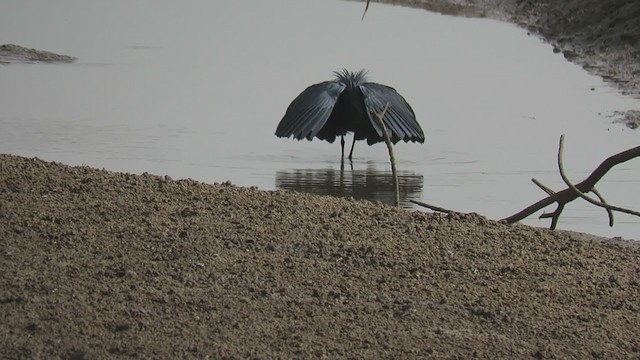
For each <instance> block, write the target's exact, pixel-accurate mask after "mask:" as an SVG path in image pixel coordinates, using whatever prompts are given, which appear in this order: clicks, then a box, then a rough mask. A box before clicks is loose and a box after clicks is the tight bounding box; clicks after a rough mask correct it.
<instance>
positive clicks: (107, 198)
mask: <svg viewBox="0 0 640 360" xmlns="http://www.w3.org/2000/svg"><path fill="white" fill-rule="evenodd" d="M0 241H1V242H2V244H1V247H0V248H1V250H0V268H1V269H2V277H0V357H1V358H25V357H28V358H56V357H61V358H74V359H84V358H87V359H89V358H103V357H107V356H119V357H143V358H147V357H165V358H175V357H198V358H201V357H205V356H207V355H211V356H212V357H213V358H221V357H227V358H248V357H258V358H274V357H285V358H289V357H305V358H306V357H329V358H336V357H355V358H422V357H455V356H460V357H463V358H469V357H472V356H478V357H481V358H496V357H507V358H527V357H535V358H549V357H556V358H557V357H575V358H594V357H597V358H634V357H638V356H640V327H638V326H637V324H639V323H640V262H639V259H640V247H638V246H625V245H620V244H613V243H609V242H603V241H600V240H586V239H583V238H578V237H575V236H572V235H569V234H567V233H562V232H555V233H554V232H551V231H547V230H542V229H537V228H531V227H527V226H520V225H516V226H509V225H504V224H500V223H496V222H493V221H489V220H486V219H485V218H482V217H480V216H475V215H469V216H462V217H461V216H444V215H428V214H424V213H419V212H409V211H404V210H397V209H394V208H391V207H387V206H378V205H374V204H372V203H369V202H362V201H353V200H348V199H337V198H331V197H318V196H312V195H304V194H295V193H289V192H282V191H277V192H266V191H259V190H257V189H252V188H237V187H234V186H231V185H229V184H218V185H207V184H203V183H198V182H195V181H190V180H181V181H173V180H171V179H168V178H164V177H159V176H152V175H142V176H138V175H130V174H121V173H112V172H107V171H99V170H95V169H91V168H87V167H68V166H65V165H61V164H56V163H46V162H43V161H40V160H33V159H26V158H22V157H17V156H10V155H0Z"/></svg>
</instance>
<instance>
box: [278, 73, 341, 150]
mask: <svg viewBox="0 0 640 360" xmlns="http://www.w3.org/2000/svg"><path fill="white" fill-rule="evenodd" d="M344 88H345V85H344V84H342V83H339V82H337V81H325V82H322V83H319V84H315V85H311V86H309V87H308V88H307V89H305V90H304V91H303V92H302V93H300V95H298V97H296V98H295V99H294V100H293V101H292V102H291V104H290V105H289V108H287V112H286V113H285V114H284V117H283V118H282V120H280V124H278V128H277V129H276V136H279V137H289V136H291V135H293V137H294V138H296V139H298V140H301V139H304V138H306V139H307V140H311V139H313V137H314V136H316V134H318V132H319V131H320V130H321V129H322V127H323V126H324V124H325V123H326V122H327V120H328V119H329V116H331V111H332V110H333V106H334V105H335V104H336V100H337V99H338V96H339V95H340V94H341V93H342V91H343V90H344Z"/></svg>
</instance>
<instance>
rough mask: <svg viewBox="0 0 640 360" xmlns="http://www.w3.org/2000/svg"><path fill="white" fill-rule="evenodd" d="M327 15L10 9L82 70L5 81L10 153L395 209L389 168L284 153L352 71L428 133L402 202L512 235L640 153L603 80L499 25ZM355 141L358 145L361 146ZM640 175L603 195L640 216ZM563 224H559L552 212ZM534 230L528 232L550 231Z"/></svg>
mask: <svg viewBox="0 0 640 360" xmlns="http://www.w3.org/2000/svg"><path fill="white" fill-rule="evenodd" d="M362 11H363V4H361V3H352V2H342V1H338V0H326V1H311V0H309V1H302V0H300V1H286V0H271V1H257V0H255V1H235V0H234V1H231V0H217V1H215V2H214V1H190V2H186V3H182V2H173V1H166V0H163V1H158V0H153V1H152V0H141V1H136V2H130V1H124V0H116V1H109V2H103V1H80V0H61V1H55V2H50V1H44V0H27V1H23V0H4V1H3V2H2V3H0V43H16V44H20V45H23V46H28V47H34V48H38V49H45V50H50V51H54V52H58V53H62V54H67V55H72V56H76V57H78V59H79V60H78V61H77V62H76V63H74V64H70V65H11V66H1V67H0V151H1V152H3V153H13V154H19V155H25V156H37V157H40V158H42V159H45V160H55V161H60V162H64V163H67V164H72V165H78V164H86V165H90V166H93V167H98V168H106V169H109V170H114V171H128V172H134V173H142V172H145V171H146V172H150V173H156V174H160V175H162V174H168V175H170V176H172V177H173V178H185V177H191V178H194V179H197V180H201V181H205V182H210V183H213V182H221V181H225V180H231V181H232V182H233V183H235V184H238V185H243V186H251V185H256V186H258V187H260V188H262V189H289V190H296V191H305V192H312V193H319V194H330V195H337V196H354V197H357V198H365V199H370V200H374V201H375V200H379V201H383V202H391V199H392V198H393V194H392V188H391V177H390V171H389V165H388V160H387V150H386V148H385V146H384V145H383V144H378V145H376V146H372V147H368V146H367V145H366V144H364V143H358V144H356V149H355V152H354V157H355V158H354V161H353V163H349V162H346V163H341V161H340V158H339V157H340V146H339V144H337V143H334V144H328V143H326V142H321V141H317V140H316V141H313V142H308V141H301V142H298V141H295V140H291V139H279V138H276V137H275V136H274V135H273V133H274V131H275V127H276V125H277V124H278V122H279V120H280V118H281V117H282V115H283V114H284V111H285V110H286V107H287V106H288V104H289V102H290V101H291V100H292V99H293V98H294V97H295V96H296V95H297V94H298V93H299V92H300V91H302V90H303V89H304V88H305V87H306V86H308V85H310V84H312V83H316V82H320V81H324V80H327V79H329V78H331V72H332V71H334V70H338V69H340V68H343V67H346V68H349V69H352V70H357V69H360V68H366V69H369V74H370V79H371V80H372V81H376V82H381V83H384V84H388V85H391V86H393V87H395V88H396V89H397V90H398V91H399V92H400V93H401V94H402V95H403V96H404V97H405V98H406V99H407V100H408V101H409V103H411V105H412V106H413V108H414V111H415V113H416V115H417V117H418V121H419V122H420V123H421V125H422V127H423V129H424V130H425V133H426V136H427V141H426V143H425V144H424V145H418V144H399V145H398V146H397V147H396V148H395V152H396V157H397V158H398V160H399V163H398V168H399V170H400V176H401V190H402V200H403V205H404V206H411V205H410V204H409V203H408V200H409V199H417V200H422V201H425V202H428V203H432V204H435V205H439V206H442V207H446V208H450V209H456V210H459V211H465V212H467V211H475V212H478V213H481V214H483V215H486V216H488V217H491V218H494V219H497V218H502V217H506V216H508V215H511V214H512V213H515V212H517V211H519V210H521V209H522V208H524V207H526V206H527V205H529V204H531V203H533V202H535V201H537V200H539V199H541V198H542V197H544V194H543V193H542V192H541V191H540V190H538V189H537V188H536V187H535V186H534V185H533V184H532V183H531V182H530V179H531V178H532V177H536V178H538V179H539V180H541V181H542V182H544V183H546V184H547V185H548V186H550V187H552V188H554V189H560V188H562V186H561V180H560V178H559V176H558V174H557V169H556V164H555V159H556V151H557V142H558V138H559V136H560V134H562V133H564V134H566V136H567V140H566V145H565V146H566V153H565V161H566V163H567V171H568V172H569V176H570V177H571V178H572V179H574V181H576V182H578V181H581V180H582V179H584V178H585V177H586V176H587V175H588V174H589V173H590V172H591V171H592V170H593V169H595V167H596V166H597V165H598V164H599V163H600V162H601V161H602V160H604V159H605V158H606V157H608V156H610V155H612V154H614V153H616V152H619V151H622V150H625V149H627V148H630V147H633V146H637V143H638V140H637V139H638V132H637V131H631V130H629V129H627V128H625V127H624V126H622V125H619V124H612V123H611V119H610V118H609V117H608V116H609V115H610V114H612V113H613V112H614V111H615V110H627V109H637V108H639V107H640V104H639V101H637V100H634V99H630V98H625V97H623V96H620V95H618V94H617V93H616V91H615V90H614V89H611V88H609V87H607V85H605V84H604V83H603V82H602V81H601V80H600V79H599V78H597V77H593V76H590V75H588V74H586V73H585V72H584V71H583V70H582V69H581V68H579V67H577V66H575V65H572V64H570V63H567V62H566V61H565V60H564V59H563V58H562V56H561V55H558V54H553V52H552V49H551V46H549V45H546V44H544V43H542V42H541V41H540V40H539V39H537V38H535V37H533V36H528V35H527V34H526V32H525V31H524V30H522V29H519V28H516V27H514V26H512V25H509V24H504V23H499V22H496V21H492V20H486V19H466V18H465V19H463V18H455V17H449V16H441V15H436V14H431V13H428V12H425V11H422V10H415V9H407V8H401V7H393V6H386V5H381V4H373V5H372V7H371V8H370V10H369V12H368V14H367V18H366V19H365V21H360V17H361V15H362ZM347 141H350V139H347ZM639 183H640V166H638V165H637V164H636V163H633V162H630V163H628V164H623V165H622V166H619V167H617V168H615V169H614V171H612V172H611V173H610V174H609V175H607V177H606V178H605V179H604V181H603V182H602V183H601V185H599V190H600V191H601V192H602V193H603V194H604V195H605V196H606V197H607V199H608V200H609V201H610V202H611V203H614V204H616V205H619V206H626V207H632V208H636V209H637V208H639V207H640V195H639V194H640V192H638V191H636V189H637V188H638V185H639ZM553 209H554V207H550V208H549V209H547V210H548V211H553ZM537 215H539V214H536V215H535V216H532V217H531V218H530V219H527V220H526V221H525V222H526V223H528V224H532V225H536V226H547V225H548V222H547V221H538V220H537V218H536V216H537ZM638 225H640V221H639V220H638V219H636V218H633V217H631V216H628V215H622V214H621V215H617V225H616V227H614V228H608V227H607V219H606V216H605V213H604V211H603V210H601V209H596V208H593V207H591V206H588V205H586V204H584V203H581V202H574V203H572V204H569V205H568V206H567V208H566V209H565V215H564V216H563V217H562V218H561V219H560V224H559V227H561V228H564V229H573V230H579V231H585V232H590V233H595V234H601V235H605V236H624V237H631V238H640V236H638V235H637V234H638V229H639V227H638Z"/></svg>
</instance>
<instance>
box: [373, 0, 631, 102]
mask: <svg viewBox="0 0 640 360" xmlns="http://www.w3.org/2000/svg"><path fill="white" fill-rule="evenodd" d="M381 2H386V3H393V4H398V5H405V6H412V7H419V8H424V9H427V10H429V11H435V12H440V13H443V14H449V15H455V16H471V17H491V18H495V19H499V20H504V21H510V22H513V23H516V24H518V25H520V26H522V27H524V28H526V29H528V30H529V31H531V32H532V33H534V34H538V35H540V36H541V37H543V38H544V39H545V40H547V41H548V42H550V43H551V44H553V46H554V51H555V52H558V53H562V54H563V55H564V56H565V58H567V59H568V60H569V61H572V62H575V63H577V64H579V65H581V66H582V67H583V68H585V69H586V70H587V71H589V72H591V73H593V74H596V75H599V76H601V77H602V78H604V79H605V80H606V81H607V82H610V83H611V84H613V85H614V86H616V87H617V88H619V89H620V91H621V92H622V93H624V94H629V95H631V96H634V97H640V2H638V1H635V0H608V1H601V0H567V1H553V0H535V1H532V0H456V1H451V0H386V1H385V0H382V1H381ZM363 9H364V7H363Z"/></svg>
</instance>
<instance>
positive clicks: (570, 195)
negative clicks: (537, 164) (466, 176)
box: [502, 135, 640, 229]
mask: <svg viewBox="0 0 640 360" xmlns="http://www.w3.org/2000/svg"><path fill="white" fill-rule="evenodd" d="M563 147H564V135H562V136H561V137H560V145H559V149H558V168H559V170H560V175H561V176H562V179H563V181H564V182H565V184H567V186H568V188H567V189H565V190H562V191H559V192H553V190H551V189H549V188H547V187H546V186H544V185H542V184H540V182H538V181H537V180H535V179H534V180H533V181H534V183H536V185H538V186H539V187H540V188H541V189H542V190H544V191H545V192H546V193H547V194H548V195H549V196H548V197H546V198H544V199H542V200H540V201H538V202H536V203H535V204H532V205H530V206H528V207H527V208H525V209H523V210H522V211H520V212H518V213H516V214H514V215H511V216H509V217H507V218H504V219H502V221H506V222H508V223H514V222H517V221H520V220H522V219H524V218H526V217H527V216H529V215H531V214H533V213H534V212H536V211H538V210H540V209H543V208H545V207H547V206H549V205H551V204H553V203H557V204H558V207H557V208H556V210H555V211H554V212H553V213H548V214H547V213H545V214H542V215H541V216H540V218H551V219H552V220H551V229H555V227H556V225H557V223H558V218H559V217H560V214H561V213H562V210H563V209H564V206H565V204H567V203H569V202H571V201H573V200H575V199H577V198H578V197H582V198H584V199H585V200H587V201H589V202H590V203H592V204H594V205H596V206H600V207H603V208H605V209H607V212H608V214H609V225H610V226H613V213H612V211H619V212H624V213H627V214H632V215H636V216H640V212H637V211H634V210H629V209H625V208H621V207H618V206H612V205H609V204H607V203H606V202H605V201H603V198H602V196H601V195H600V194H599V193H598V192H597V190H595V189H594V187H595V185H596V183H597V182H598V181H600V179H602V177H603V176H604V175H605V174H606V173H607V172H608V171H609V170H611V168H613V167H614V166H616V165H618V164H620V163H623V162H625V161H628V160H631V159H633V158H636V157H638V156H640V146H637V147H635V148H632V149H629V150H626V151H623V152H621V153H618V154H615V155H613V156H610V157H609V158H607V159H606V160H605V161H603V162H602V163H601V164H600V166H598V167H597V168H596V169H595V170H594V171H593V172H592V173H591V175H589V177H587V178H586V179H585V180H583V181H582V182H580V183H578V184H576V185H573V184H572V183H571V181H570V180H569V179H568V177H567V176H566V174H565V173H564V167H563V164H562V152H563ZM594 190H595V191H594ZM588 192H594V193H595V194H596V196H597V197H598V198H599V199H600V201H598V200H594V199H592V198H590V197H588V196H586V195H585V193H588Z"/></svg>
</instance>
